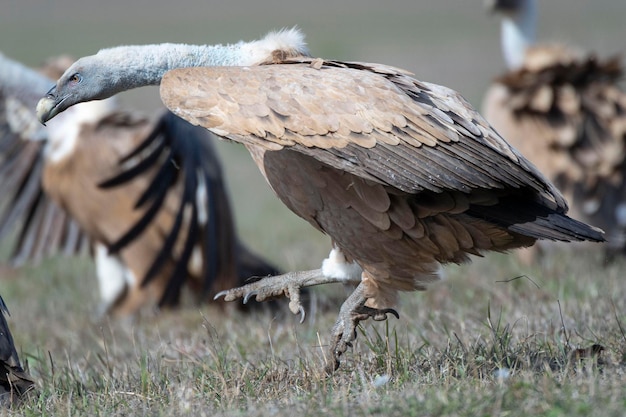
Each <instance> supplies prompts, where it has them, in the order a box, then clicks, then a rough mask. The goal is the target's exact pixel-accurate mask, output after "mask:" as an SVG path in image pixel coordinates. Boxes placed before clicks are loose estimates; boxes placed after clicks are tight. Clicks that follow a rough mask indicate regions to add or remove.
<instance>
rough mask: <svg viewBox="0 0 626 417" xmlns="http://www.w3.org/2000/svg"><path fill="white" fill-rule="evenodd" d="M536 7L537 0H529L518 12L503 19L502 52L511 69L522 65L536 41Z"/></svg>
mask: <svg viewBox="0 0 626 417" xmlns="http://www.w3.org/2000/svg"><path fill="white" fill-rule="evenodd" d="M536 8H537V4H536V1H535V0H528V1H526V2H524V5H523V6H522V7H521V8H520V10H519V11H518V12H517V13H515V14H513V15H506V16H505V17H504V18H503V19H502V28H501V30H502V39H501V42H502V45H501V46H502V52H503V54H504V60H505V61H506V65H507V67H508V68H509V69H511V70H515V69H518V68H519V67H521V66H522V64H523V63H524V56H525V54H526V50H527V49H528V47H529V46H530V45H532V44H533V43H534V42H535V31H536V25H537V10H536Z"/></svg>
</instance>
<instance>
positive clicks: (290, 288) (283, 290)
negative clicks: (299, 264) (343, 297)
mask: <svg viewBox="0 0 626 417" xmlns="http://www.w3.org/2000/svg"><path fill="white" fill-rule="evenodd" d="M343 281H344V280H342V279H338V278H335V277H328V276H325V275H324V274H323V273H322V269H313V270H311V271H299V272H290V273H287V274H283V275H276V276H273V277H266V278H261V279H260V280H258V281H254V282H251V283H250V284H246V285H243V286H241V287H237V288H233V289H230V290H226V291H222V292H219V293H217V294H216V295H215V297H214V299H215V300H217V299H218V298H220V297H224V301H233V300H236V299H238V298H243V302H244V304H245V303H247V302H248V300H250V298H252V297H253V296H254V297H255V300H256V301H265V300H268V299H270V298H274V297H279V296H282V295H285V296H286V297H288V298H289V310H291V312H292V313H293V314H300V323H302V322H304V318H305V317H306V312H305V311H304V307H303V306H302V303H301V302H300V290H301V289H302V288H306V287H312V286H314V285H320V284H328V283H333V282H343Z"/></svg>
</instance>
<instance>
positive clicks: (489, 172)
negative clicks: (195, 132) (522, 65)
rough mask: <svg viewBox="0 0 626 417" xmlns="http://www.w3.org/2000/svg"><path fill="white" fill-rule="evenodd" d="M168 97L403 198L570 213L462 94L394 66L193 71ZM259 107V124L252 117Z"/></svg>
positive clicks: (197, 114)
mask: <svg viewBox="0 0 626 417" xmlns="http://www.w3.org/2000/svg"><path fill="white" fill-rule="evenodd" d="M161 96H162V99H163V101H164V102H165V104H166V106H168V107H169V108H170V109H171V110H172V111H174V112H175V113H177V114H179V115H180V116H181V117H183V118H185V119H187V120H189V121H191V122H192V123H194V124H198V125H201V126H204V127H207V128H209V129H210V130H212V131H213V132H215V133H217V134H218V135H220V134H221V135H225V136H228V137H229V138H231V139H233V140H235V141H239V142H242V143H252V144H256V145H257V146H262V147H265V148H268V149H274V150H277V149H281V148H284V147H292V148H294V149H297V150H298V151H299V152H303V153H306V154H309V155H311V156H313V157H314V158H316V159H319V160H322V161H323V162H325V163H328V164H329V165H332V166H335V167H337V168H340V169H345V170H347V171H348V172H351V173H353V174H355V175H358V176H361V177H363V178H366V179H369V180H375V181H378V182H381V183H383V184H386V185H391V186H393V187H397V188H399V189H401V190H403V191H407V192H416V191H419V190H423V189H429V190H432V191H436V192H440V191H441V190H443V189H455V190H460V191H469V190H471V189H474V188H480V187H487V188H503V187H509V186H512V187H530V188H533V189H535V190H536V191H537V192H538V193H539V194H541V196H542V198H543V199H544V200H545V201H544V203H548V204H550V205H551V206H552V207H553V208H557V207H558V208H559V209H560V210H565V207H566V203H565V201H564V200H563V198H562V197H561V195H560V194H559V192H558V191H557V190H556V189H555V188H553V187H552V186H551V185H550V184H549V183H548V182H547V181H546V180H545V179H544V178H543V176H542V175H541V174H540V173H539V172H538V171H537V170H536V169H535V168H534V167H533V166H532V165H531V164H529V163H528V162H527V161H526V160H525V159H523V158H520V156H519V154H518V153H517V151H515V150H514V149H513V148H512V147H510V146H509V145H508V144H507V143H506V142H505V141H504V140H503V139H502V138H501V137H500V136H499V135H498V134H497V133H496V132H495V131H493V130H492V129H491V128H490V127H489V125H488V124H487V123H486V122H485V121H484V120H483V119H482V117H480V115H479V114H478V113H477V112H475V111H473V110H472V109H471V107H470V106H469V105H468V104H467V103H466V102H465V100H463V98H462V97H460V96H459V95H458V94H457V93H455V92H453V91H452V90H449V89H447V88H445V87H441V86H437V85H433V84H429V83H423V82H419V81H417V80H415V79H413V78H411V77H409V76H408V75H406V74H405V73H402V72H400V71H398V70H395V71H394V69H393V68H391V67H386V66H381V65H374V64H349V63H336V62H326V63H325V65H323V66H322V67H321V68H320V69H316V68H313V67H311V66H310V65H308V63H306V62H304V63H291V64H279V65H267V66H258V67H245V68H239V67H217V68H186V69H179V70H174V71H171V72H170V73H168V74H166V76H165V77H164V78H163V81H162V83H161ZM259 107H260V108H263V110H264V111H263V112H260V113H262V115H261V116H258V115H255V112H253V111H251V109H256V108H259ZM257 113H259V112H257ZM267 126H272V127H271V128H267ZM283 131H284V132H285V133H283V134H282V135H280V133H281V132H283ZM276 133H278V135H277V134H276ZM398 154H405V155H407V157H406V159H407V160H405V161H402V160H401V159H400V160H399V159H398V158H397V155H398ZM398 163H401V164H402V166H401V167H398V166H397V164H398ZM398 168H401V169H398Z"/></svg>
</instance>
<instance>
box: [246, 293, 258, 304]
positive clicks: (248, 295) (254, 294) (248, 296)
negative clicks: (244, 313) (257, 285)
mask: <svg viewBox="0 0 626 417" xmlns="http://www.w3.org/2000/svg"><path fill="white" fill-rule="evenodd" d="M258 294H259V292H258V291H257V290H252V291H250V292H249V293H247V294H246V295H245V296H244V297H243V303H244V304H248V301H250V297H252V296H256V295H258Z"/></svg>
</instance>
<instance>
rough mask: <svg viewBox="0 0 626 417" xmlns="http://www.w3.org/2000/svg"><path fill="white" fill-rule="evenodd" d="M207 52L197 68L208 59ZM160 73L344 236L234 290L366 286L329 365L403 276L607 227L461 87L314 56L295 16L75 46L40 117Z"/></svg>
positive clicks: (284, 193)
mask: <svg viewBox="0 0 626 417" xmlns="http://www.w3.org/2000/svg"><path fill="white" fill-rule="evenodd" d="M198 67H199V68H198ZM156 84H160V93H161V98H162V100H163V102H164V103H165V105H166V106H167V107H168V108H169V109H170V110H172V111H173V112H174V113H176V114H178V115H180V116H181V117H183V118H184V119H186V120H189V121H190V122H191V123H193V124H197V125H200V126H204V127H206V128H207V129H209V130H211V131H212V132H213V133H215V134H217V135H218V136H222V137H224V138H227V139H230V140H233V141H236V142H240V143H242V144H244V146H246V148H247V149H248V150H249V151H250V153H251V154H252V157H253V158H254V160H255V162H256V163H257V165H258V167H259V169H260V170H261V172H262V173H263V175H264V176H265V178H266V179H267V181H268V183H269V184H270V185H271V187H272V188H273V190H274V191H275V193H276V194H277V195H278V197H279V198H280V199H281V200H282V201H283V203H284V204H286V205H287V207H289V208H290V209H291V210H292V211H294V212H295V213H296V214H298V215H299V216H301V217H302V218H304V219H305V220H307V221H308V222H309V223H310V224H311V225H312V226H313V227H315V228H317V229H318V230H320V231H322V232H324V233H326V234H328V235H329V236H330V237H331V239H332V241H333V248H332V251H331V253H330V256H329V258H328V259H326V260H324V262H323V263H322V267H321V268H320V269H317V270H313V271H304V272H295V273H291V274H285V275H282V276H277V277H271V278H264V279H262V280H260V281H258V282H257V283H252V284H248V285H246V286H244V287H242V288H238V289H233V290H231V291H225V292H224V293H221V294H218V295H225V299H227V300H233V299H235V298H238V297H244V298H245V299H246V300H247V299H248V298H250V297H251V296H256V299H257V300H263V299H265V298H267V297H270V296H276V295H281V294H285V295H286V296H288V297H289V298H290V299H291V301H290V303H289V307H290V309H291V310H292V312H294V313H300V314H301V315H302V317H303V316H304V309H303V307H302V305H301V303H300V295H299V290H300V289H301V288H303V287H308V286H312V285H318V284H324V283H331V282H354V283H358V286H357V287H356V289H355V290H354V292H353V293H352V294H351V295H350V296H349V297H348V299H347V300H346V301H345V302H344V303H343V305H342V307H341V310H340V313H339V317H338V319H337V322H336V324H335V326H334V327H333V329H332V336H331V337H332V342H331V357H332V358H333V361H332V363H330V364H329V368H330V370H334V369H335V368H336V367H337V366H338V365H339V358H340V356H341V354H342V353H343V352H345V351H346V349H347V347H348V346H350V345H351V343H352V341H354V340H355V338H356V326H357V325H358V323H359V321H361V320H365V319H367V318H374V319H376V320H383V319H385V318H386V315H387V314H388V313H393V314H394V315H397V313H396V312H395V310H393V309H392V307H393V306H394V302H395V299H396V295H397V292H398V291H413V290H423V289H425V287H426V284H428V283H429V282H432V281H434V280H436V279H437V277H438V270H439V268H440V264H442V263H447V262H455V263H460V262H464V261H467V260H468V259H469V255H470V254H474V255H478V254H480V253H481V252H485V251H505V250H508V249H513V248H517V247H522V246H529V245H532V244H533V243H534V242H535V241H536V240H537V239H555V240H565V241H570V240H574V241H579V240H593V241H601V240H603V237H602V236H603V233H602V231H600V230H599V229H596V228H593V227H590V226H587V225H586V224H584V223H581V222H578V221H576V220H572V219H570V218H569V217H567V216H566V215H565V213H566V211H567V205H566V202H565V200H564V199H563V197H562V196H561V194H560V193H559V192H558V191H557V190H556V188H554V186H553V185H552V184H550V182H548V181H547V180H546V179H545V178H544V177H543V175H541V174H540V173H539V171H537V169H536V168H535V167H534V166H533V165H532V164H530V163H529V162H528V161H527V160H526V159H524V158H523V157H522V156H521V155H520V154H519V153H518V152H517V151H516V150H515V149H513V148H512V147H511V146H509V145H508V144H507V143H506V142H505V141H504V140H503V139H502V138H501V137H500V136H499V135H498V134H497V133H496V132H495V131H494V130H492V129H491V128H490V127H489V125H488V124H487V123H486V122H485V121H484V120H483V118H482V117H481V116H480V115H479V114H478V113H477V112H476V111H474V110H473V109H472V108H471V107H470V105H469V104H468V103H467V102H466V101H465V100H464V99H463V98H462V97H461V96H460V95H459V94H457V93H456V92H454V91H452V90H450V89H448V88H446V87H442V86H439V85H435V84H430V83H426V82H422V81H418V80H416V79H415V78H412V77H411V75H410V73H408V72H406V71H404V70H400V69H397V68H393V67H390V66H386V65H381V64H367V63H360V62H340V61H329V60H324V59H320V58H311V57H310V56H309V54H308V53H307V50H306V47H305V42H304V37H303V35H302V34H301V33H300V32H299V31H298V30H296V29H291V30H284V31H281V32H277V33H271V34H269V35H267V36H266V37H265V38H263V39H261V40H258V41H253V42H249V43H246V42H239V43H237V44H231V45H214V46H189V45H175V44H162V45H147V46H124V47H118V48H112V49H105V50H101V51H100V52H98V53H97V54H96V55H93V56H89V57H85V58H81V59H79V60H78V61H77V62H75V63H74V64H73V65H72V66H71V67H70V68H69V69H68V70H67V71H66V72H65V74H63V76H62V77H61V78H60V79H59V80H58V81H57V84H56V86H54V87H53V88H52V89H51V90H50V91H49V93H48V94H47V95H46V96H45V97H44V98H42V99H41V100H40V102H39V103H38V105H37V112H38V115H39V119H40V121H41V122H42V123H45V122H47V121H48V120H50V119H51V118H53V117H54V116H56V115H57V114H59V113H61V112H62V111H64V110H66V109H68V108H70V107H71V106H73V105H74V104H77V103H80V102H84V101H89V100H94V99H102V98H105V97H109V96H112V95H114V94H116V93H118V92H120V91H122V90H128V89H131V88H135V87H141V86H146V85H156Z"/></svg>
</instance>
